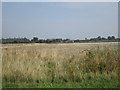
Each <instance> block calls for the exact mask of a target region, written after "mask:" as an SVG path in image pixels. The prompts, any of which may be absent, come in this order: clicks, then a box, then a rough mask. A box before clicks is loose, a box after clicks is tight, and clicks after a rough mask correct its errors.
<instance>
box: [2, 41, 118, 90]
mask: <svg viewBox="0 0 120 90" xmlns="http://www.w3.org/2000/svg"><path fill="white" fill-rule="evenodd" d="M118 70H119V62H118V43H114V42H112V43H67V44H10V45H9V44H3V45H2V82H3V83H2V84H3V88H5V87H19V88H20V87H27V88H30V87H34V88H39V87H40V88H53V87H55V88H63V87H66V88H67V87H71V88H86V87H87V88H90V87H91V88H96V87H102V88H105V87H107V88H111V87H112V88H114V87H119V82H118Z"/></svg>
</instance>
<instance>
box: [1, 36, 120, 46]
mask: <svg viewBox="0 0 120 90" xmlns="http://www.w3.org/2000/svg"><path fill="white" fill-rule="evenodd" d="M118 40H120V38H116V37H115V36H108V37H107V38H104V37H101V36H98V37H97V38H90V39H87V38H85V40H79V39H77V40H70V39H62V38H57V39H39V38H38V37H33V38H32V39H31V40H30V39H28V38H26V37H24V38H7V39H4V38H2V39H1V40H0V41H1V42H2V43H3V44H6V43H80V42H117V41H118Z"/></svg>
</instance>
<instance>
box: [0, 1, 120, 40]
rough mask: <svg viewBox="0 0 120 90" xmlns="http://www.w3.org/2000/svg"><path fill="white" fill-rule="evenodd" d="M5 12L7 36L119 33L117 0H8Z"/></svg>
mask: <svg viewBox="0 0 120 90" xmlns="http://www.w3.org/2000/svg"><path fill="white" fill-rule="evenodd" d="M2 15H3V16H2V19H3V22H2V26H3V29H2V30H3V33H2V34H3V35H2V36H3V38H9V37H11V38H13V37H27V38H29V39H31V38H32V37H34V36H36V37H39V38H41V39H47V38H63V39H64V38H70V39H85V38H91V37H97V36H103V37H107V36H111V35H114V36H116V37H117V36H118V7H117V2H97V3H95V2H85V3H83V2H79V3H77V2H76V3H73V2H71V3H66V2H57V3H55V2H27V3H25V2H21V3H12V2H7V3H3V5H2Z"/></svg>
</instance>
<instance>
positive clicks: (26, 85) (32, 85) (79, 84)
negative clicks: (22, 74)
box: [3, 79, 119, 88]
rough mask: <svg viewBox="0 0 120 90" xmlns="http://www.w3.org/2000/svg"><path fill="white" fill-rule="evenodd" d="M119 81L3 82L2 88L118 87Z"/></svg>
mask: <svg viewBox="0 0 120 90" xmlns="http://www.w3.org/2000/svg"><path fill="white" fill-rule="evenodd" d="M118 84H119V82H118V81H112V80H95V79H94V80H86V81H81V82H66V83H65V82H64V83H57V82H53V83H50V82H44V83H32V82H31V83H11V82H4V83H3V88H118V87H119V86H118Z"/></svg>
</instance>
